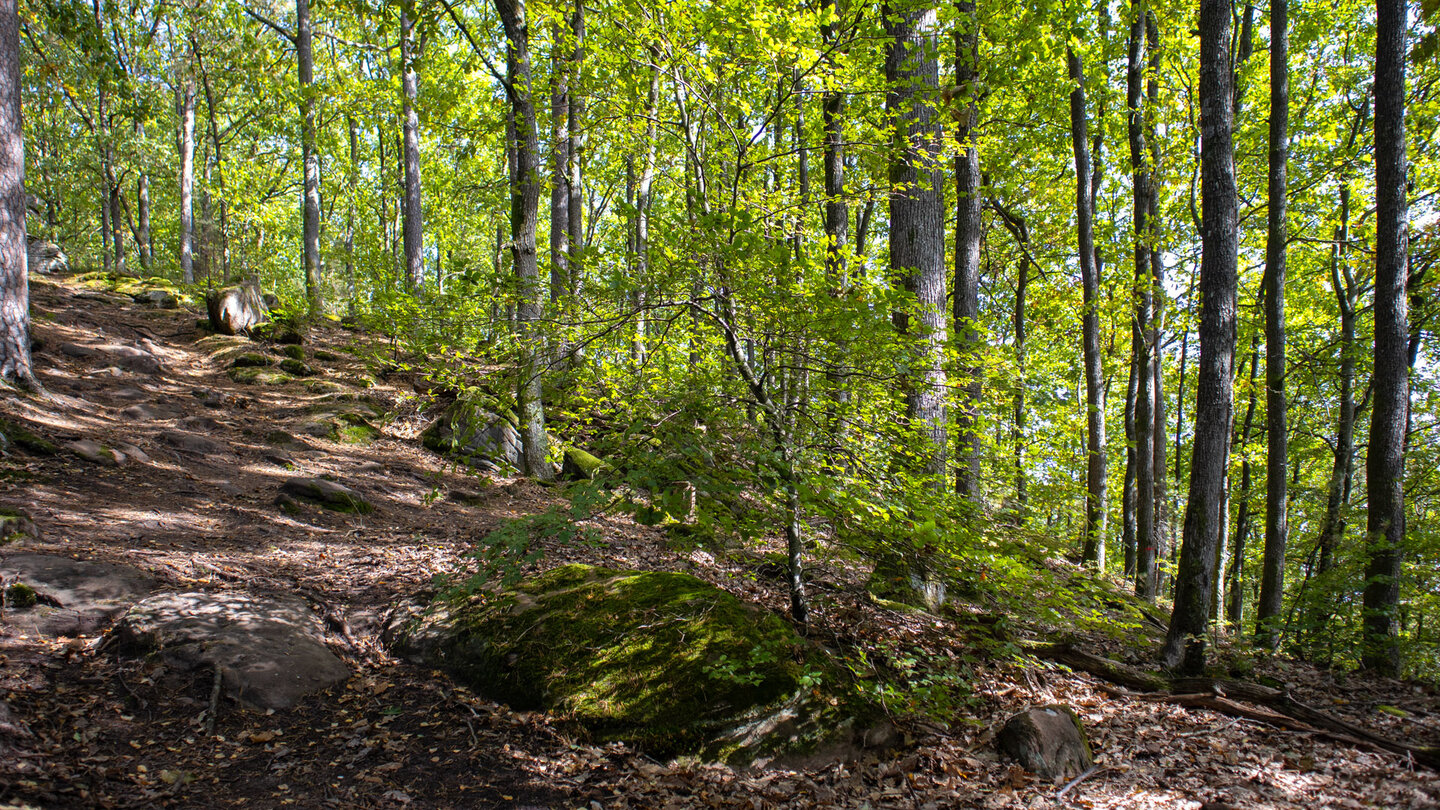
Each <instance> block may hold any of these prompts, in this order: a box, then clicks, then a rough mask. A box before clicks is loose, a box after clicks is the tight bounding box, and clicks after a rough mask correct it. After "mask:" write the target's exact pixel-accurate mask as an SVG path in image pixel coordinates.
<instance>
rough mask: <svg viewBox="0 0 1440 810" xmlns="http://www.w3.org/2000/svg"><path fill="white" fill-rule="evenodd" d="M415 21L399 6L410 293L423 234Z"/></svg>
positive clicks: (421, 271)
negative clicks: (416, 103) (416, 99)
mask: <svg viewBox="0 0 1440 810" xmlns="http://www.w3.org/2000/svg"><path fill="white" fill-rule="evenodd" d="M415 58H416V53H415V20H414V19H412V12H411V11H410V10H409V9H407V8H406V6H405V4H403V3H402V4H401V6H400V85H401V89H402V91H403V95H404V98H403V99H402V100H401V113H402V114H403V115H404V117H405V123H404V130H405V132H404V137H405V226H404V237H403V238H404V243H405V284H406V286H407V287H408V288H409V290H410V291H411V292H418V291H419V290H420V288H421V287H423V286H424V285H425V230H424V227H425V226H424V222H425V220H424V216H423V213H422V210H421V207H420V116H419V114H418V113H416V111H415V98H416V96H417V94H418V92H419V88H418V84H419V79H418V77H417V76H416V75H415Z"/></svg>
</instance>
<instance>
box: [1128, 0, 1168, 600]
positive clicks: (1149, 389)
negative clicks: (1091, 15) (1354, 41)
mask: <svg viewBox="0 0 1440 810" xmlns="http://www.w3.org/2000/svg"><path fill="white" fill-rule="evenodd" d="M1132 13H1133V14H1134V18H1133V19H1132V20H1131V22H1130V39H1129V43H1128V48H1127V59H1126V73H1125V103H1126V108H1127V112H1128V115H1127V118H1126V134H1127V135H1128V139H1129V142H1130V169H1131V177H1132V181H1131V182H1132V196H1133V198H1134V206H1133V207H1132V209H1131V210H1132V212H1133V213H1132V219H1133V220H1134V223H1135V225H1134V227H1135V236H1134V238H1135V274H1134V284H1135V331H1134V336H1133V340H1132V342H1131V354H1132V356H1133V358H1134V359H1133V363H1134V367H1135V368H1136V369H1137V370H1138V371H1137V379H1136V385H1135V408H1134V410H1135V417H1134V442H1135V552H1134V558H1133V559H1132V558H1131V556H1130V553H1129V549H1127V554H1126V558H1125V573H1126V575H1127V576H1131V577H1134V576H1138V575H1139V572H1140V571H1141V570H1142V569H1141V566H1140V563H1141V560H1142V559H1143V560H1144V561H1145V565H1144V568H1143V570H1144V572H1145V575H1144V582H1145V586H1146V587H1145V591H1144V593H1143V594H1141V595H1142V596H1149V595H1151V594H1152V593H1153V592H1154V587H1153V576H1152V572H1153V571H1154V568H1155V548H1156V542H1155V532H1156V523H1157V522H1158V521H1157V519H1156V509H1155V504H1156V497H1155V481H1156V477H1157V475H1156V473H1157V468H1156V467H1155V462H1156V457H1155V456H1156V450H1155V436H1156V430H1155V426H1156V419H1155V412H1156V410H1157V409H1156V407H1155V399H1156V398H1157V396H1158V389H1157V387H1156V382H1157V381H1158V376H1159V370H1158V369H1159V366H1158V363H1159V360H1158V357H1154V356H1152V351H1153V348H1154V345H1155V336H1154V334H1153V332H1154V328H1155V327H1154V324H1153V323H1152V309H1153V302H1154V290H1155V289H1156V285H1157V284H1158V280H1157V279H1155V278H1153V276H1152V273H1153V270H1154V269H1155V264H1154V262H1153V261H1152V260H1153V258H1154V256H1153V254H1154V252H1155V245H1154V240H1155V230H1156V222H1155V220H1154V219H1153V217H1152V211H1153V209H1154V196H1155V191H1154V186H1153V185H1152V181H1151V168H1152V166H1151V165H1147V164H1149V163H1150V161H1151V153H1150V151H1149V149H1147V145H1146V143H1145V111H1144V109H1142V106H1141V98H1142V91H1143V90H1144V88H1143V86H1142V79H1143V73H1144V69H1143V68H1144V65H1143V62H1144V59H1143V57H1144V54H1143V46H1144V42H1145V39H1144V27H1145V17H1146V12H1145V4H1144V2H1143V0H1135V2H1133V3H1132ZM1154 354H1155V355H1158V352H1154ZM1152 364H1154V370H1153V371H1152ZM1163 452H1164V451H1163V450H1162V451H1161V453H1162V454H1163ZM1161 463H1162V464H1163V455H1162V462H1161ZM1158 472H1159V477H1160V478H1162V479H1163V478H1164V475H1165V472H1164V468H1163V466H1162V467H1160V468H1159V470H1158Z"/></svg>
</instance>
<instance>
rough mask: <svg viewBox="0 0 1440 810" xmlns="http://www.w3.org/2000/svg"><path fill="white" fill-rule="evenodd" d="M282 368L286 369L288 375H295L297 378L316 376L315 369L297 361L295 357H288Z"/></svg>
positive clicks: (281, 365)
mask: <svg viewBox="0 0 1440 810" xmlns="http://www.w3.org/2000/svg"><path fill="white" fill-rule="evenodd" d="M280 368H282V369H284V370H285V372H286V373H288V374H293V375H294V376H296V377H313V376H315V369H313V368H311V367H310V366H309V365H307V364H306V363H305V361H303V360H296V359H295V358H293V357H286V358H285V359H284V360H281V361H280Z"/></svg>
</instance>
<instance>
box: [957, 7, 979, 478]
mask: <svg viewBox="0 0 1440 810" xmlns="http://www.w3.org/2000/svg"><path fill="white" fill-rule="evenodd" d="M959 11H960V17H959V20H958V21H957V23H956V30H955V93H956V94H957V96H956V98H954V99H952V101H951V103H952V105H954V109H955V118H956V123H955V142H956V143H957V144H958V145H959V151H958V153H957V154H956V155H955V217H956V220H955V301H954V310H955V312H954V317H955V336H956V339H957V340H956V344H957V347H958V349H959V352H960V360H961V367H962V369H963V371H962V372H961V373H962V374H964V379H963V381H962V385H963V387H962V389H961V395H960V402H959V407H958V410H959V413H957V414H956V417H957V418H956V420H955V421H956V432H957V434H958V435H957V436H956V441H955V492H956V493H957V494H958V495H959V496H960V497H961V498H963V499H965V500H967V501H970V502H971V503H973V504H978V503H979V502H980V436H979V434H978V432H977V430H976V423H977V421H978V419H979V415H980V394H981V385H982V381H981V373H982V371H981V368H980V364H979V362H978V361H977V359H976V352H977V351H978V350H979V348H980V330H979V323H980V239H981V216H980V215H981V206H982V205H983V203H984V199H983V191H982V190H981V176H980V150H979V149H978V148H977V146H976V143H975V126H976V124H977V123H978V122H977V120H976V119H977V117H978V115H979V110H978V108H977V105H976V94H977V93H978V92H979V87H978V84H977V74H978V72H979V67H980V66H979V60H980V19H979V17H978V15H976V13H975V3H974V0H960V2H959Z"/></svg>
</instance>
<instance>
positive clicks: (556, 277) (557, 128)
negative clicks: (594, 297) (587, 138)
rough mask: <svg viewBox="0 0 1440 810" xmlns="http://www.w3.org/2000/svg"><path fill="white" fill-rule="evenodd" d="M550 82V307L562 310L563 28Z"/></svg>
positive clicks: (565, 208)
mask: <svg viewBox="0 0 1440 810" xmlns="http://www.w3.org/2000/svg"><path fill="white" fill-rule="evenodd" d="M552 32H553V34H554V39H555V44H554V47H553V50H552V53H551V61H552V64H551V79H550V303H551V304H552V305H553V306H554V307H559V306H561V301H563V300H564V299H565V297H566V294H567V293H568V292H569V290H570V279H569V273H568V266H569V263H570V137H569V126H570V77H569V65H570V61H571V60H570V56H569V54H567V53H565V49H564V48H563V47H562V42H563V40H564V37H565V32H564V28H562V27H561V25H560V24H559V23H558V22H557V23H556V24H555V25H554V26H553V28H552Z"/></svg>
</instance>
